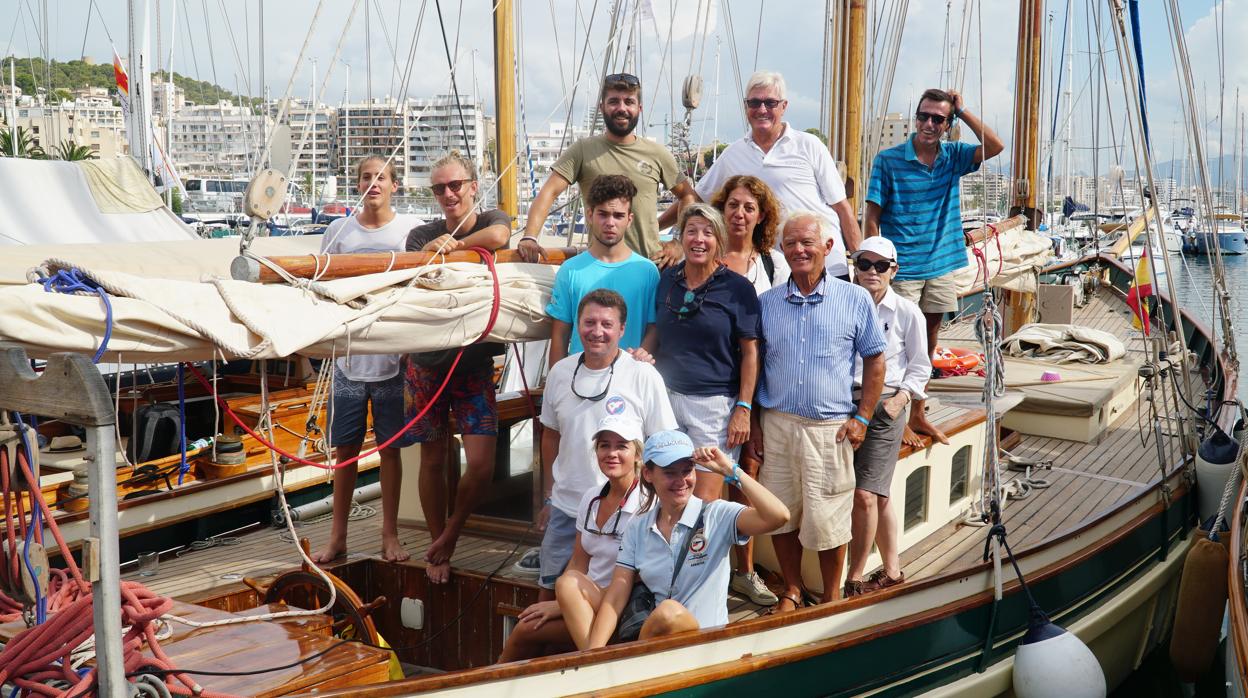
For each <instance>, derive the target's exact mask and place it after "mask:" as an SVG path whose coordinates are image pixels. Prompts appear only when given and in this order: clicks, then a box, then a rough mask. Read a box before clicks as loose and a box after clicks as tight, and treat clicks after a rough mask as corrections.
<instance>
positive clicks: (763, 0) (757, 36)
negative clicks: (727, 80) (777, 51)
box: [750, 0, 767, 72]
mask: <svg viewBox="0 0 1248 698" xmlns="http://www.w3.org/2000/svg"><path fill="white" fill-rule="evenodd" d="M766 5H767V0H758V31H756V32H754V65H753V66H752V67H751V68H750V72H754V71H756V70H758V46H759V44H760V43H762V39H763V17H764V14H763V8H764V7H765V6H766Z"/></svg>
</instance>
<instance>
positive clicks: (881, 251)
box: [850, 235, 897, 262]
mask: <svg viewBox="0 0 1248 698" xmlns="http://www.w3.org/2000/svg"><path fill="white" fill-rule="evenodd" d="M863 252H873V253H875V254H878V255H879V256H881V257H883V258H884V259H887V260H889V261H892V262H896V261H897V248H896V247H893V241H892V240H889V239H888V238H886V237H884V236H883V235H873V236H871V237H869V238H864V239H863V241H862V242H861V243H859V245H858V249H856V250H854V253H853V254H852V255H850V257H851V258H853V259H858V255H860V254H862V253H863Z"/></svg>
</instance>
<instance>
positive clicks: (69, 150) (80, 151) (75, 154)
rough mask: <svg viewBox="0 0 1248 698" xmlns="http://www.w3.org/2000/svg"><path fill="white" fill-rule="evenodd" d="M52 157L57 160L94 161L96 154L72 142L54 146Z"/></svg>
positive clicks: (63, 142)
mask: <svg viewBox="0 0 1248 698" xmlns="http://www.w3.org/2000/svg"><path fill="white" fill-rule="evenodd" d="M52 155H53V157H55V158H56V159H57V160H94V159H96V154H95V151H94V150H91V149H90V148H88V147H87V146H85V145H78V144H77V143H75V142H73V141H72V140H69V141H61V144H60V145H58V146H56V150H54V151H52Z"/></svg>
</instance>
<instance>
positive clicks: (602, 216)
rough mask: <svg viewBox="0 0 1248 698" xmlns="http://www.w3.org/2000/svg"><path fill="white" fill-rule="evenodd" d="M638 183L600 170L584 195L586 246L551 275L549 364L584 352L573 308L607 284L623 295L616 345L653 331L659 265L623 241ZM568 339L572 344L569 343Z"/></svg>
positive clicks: (633, 343) (636, 343) (627, 345)
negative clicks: (623, 317) (623, 322)
mask: <svg viewBox="0 0 1248 698" xmlns="http://www.w3.org/2000/svg"><path fill="white" fill-rule="evenodd" d="M636 194H637V187H636V186H635V185H634V184H633V183H632V181H631V180H630V179H629V178H628V177H625V176H624V175H599V176H598V177H596V178H594V181H593V183H591V184H590V185H589V193H588V195H587V196H586V197H585V201H586V204H587V205H588V206H589V226H590V237H591V242H590V245H589V251H588V252H586V253H585V254H579V255H576V256H575V257H573V258H572V259H569V260H568V261H566V262H564V263H563V265H562V266H560V267H559V272H558V274H556V275H555V287H554V289H553V290H552V291H551V294H550V304H549V305H547V306H546V314H547V315H549V316H550V317H551V319H552V320H553V321H554V323H553V324H554V327H552V328H551V332H550V365H551V366H554V365H555V363H557V362H558V361H559V360H560V359H562V358H563V357H565V356H568V355H569V354H575V353H577V352H579V351H582V349H583V347H582V346H581V339H580V337H578V336H576V335H575V334H574V333H573V332H572V326H573V324H575V323H576V309H577V306H578V305H579V304H580V302H581V298H582V297H584V296H585V294H587V293H589V292H590V291H593V290H594V289H598V288H606V289H610V290H612V291H615V292H617V293H619V294H620V295H621V296H623V297H624V302H625V304H627V306H628V317H629V322H628V326H627V328H626V329H625V332H624V336H623V338H621V340H620V348H622V349H634V348H637V347H640V346H641V343H642V340H643V339H644V338H645V336H646V335H647V334H650V333H653V332H654V331H655V330H654V312H655V305H654V294H655V290H656V289H657V288H658V286H659V269H658V267H656V266H655V265H654V262H651V261H650V260H649V259H646V258H645V257H643V256H641V255H639V254H637V253H636V252H633V251H632V250H631V249H629V248H628V246H627V245H625V244H624V233H625V231H627V230H628V226H629V224H630V223H632V221H633V213H632V201H633V197H634V196H635V195H636ZM569 340H570V342H571V347H570V348H569Z"/></svg>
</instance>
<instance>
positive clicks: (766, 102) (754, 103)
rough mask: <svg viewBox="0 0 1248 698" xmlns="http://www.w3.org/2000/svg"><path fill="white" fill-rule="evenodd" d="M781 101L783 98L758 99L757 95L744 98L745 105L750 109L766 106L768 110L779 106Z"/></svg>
mask: <svg viewBox="0 0 1248 698" xmlns="http://www.w3.org/2000/svg"><path fill="white" fill-rule="evenodd" d="M783 101H784V100H783V99H758V98H757V97H751V98H749V99H747V100H745V106H747V107H749V108H750V109H758V108H759V107H767V109H769V110H770V109H775V108H776V107H778V106H780V103H781V102H783Z"/></svg>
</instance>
